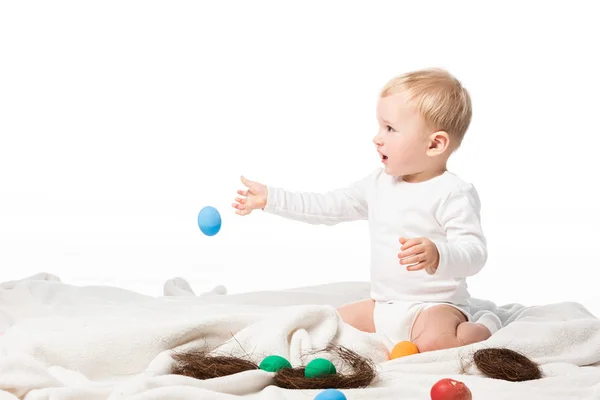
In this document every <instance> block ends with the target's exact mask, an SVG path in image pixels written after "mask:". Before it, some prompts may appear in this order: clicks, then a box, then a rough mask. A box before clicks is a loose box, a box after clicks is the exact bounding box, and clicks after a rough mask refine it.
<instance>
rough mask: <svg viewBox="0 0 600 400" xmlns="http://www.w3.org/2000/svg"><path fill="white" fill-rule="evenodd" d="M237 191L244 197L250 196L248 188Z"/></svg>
mask: <svg viewBox="0 0 600 400" xmlns="http://www.w3.org/2000/svg"><path fill="white" fill-rule="evenodd" d="M237 193H238V194H239V195H240V196H244V197H247V196H248V191H247V190H238V191H237Z"/></svg>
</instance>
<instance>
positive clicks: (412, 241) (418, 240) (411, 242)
mask: <svg viewBox="0 0 600 400" xmlns="http://www.w3.org/2000/svg"><path fill="white" fill-rule="evenodd" d="M401 239H402V238H401ZM422 242H423V239H422V238H413V239H408V240H407V241H405V242H404V243H402V241H401V242H400V243H402V247H401V249H402V250H406V249H408V248H411V247H412V246H416V245H418V244H421V243H422Z"/></svg>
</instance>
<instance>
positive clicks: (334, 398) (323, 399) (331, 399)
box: [314, 389, 346, 400]
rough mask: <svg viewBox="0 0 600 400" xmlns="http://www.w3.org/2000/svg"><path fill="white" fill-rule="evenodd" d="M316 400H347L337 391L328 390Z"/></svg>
mask: <svg viewBox="0 0 600 400" xmlns="http://www.w3.org/2000/svg"><path fill="white" fill-rule="evenodd" d="M314 400H346V396H345V395H344V393H342V392H340V391H339V390H337V389H326V390H323V391H322V392H321V393H319V394H318V395H317V397H315V399H314Z"/></svg>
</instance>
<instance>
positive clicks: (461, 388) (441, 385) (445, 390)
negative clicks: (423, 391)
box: [429, 378, 473, 400]
mask: <svg viewBox="0 0 600 400" xmlns="http://www.w3.org/2000/svg"><path fill="white" fill-rule="evenodd" d="M429 394H430V396H431V400H472V398H473V396H472V394H471V391H470V390H469V388H468V387H467V385H465V384H464V383H462V382H460V381H455V380H454V379H449V378H446V379H441V380H439V381H437V382H436V383H435V384H434V385H433V386H432V387H431V392H430V393H429Z"/></svg>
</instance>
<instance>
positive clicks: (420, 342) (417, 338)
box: [411, 305, 491, 352]
mask: <svg viewBox="0 0 600 400" xmlns="http://www.w3.org/2000/svg"><path fill="white" fill-rule="evenodd" d="M490 336H491V333H490V331H489V329H488V328H486V327H485V326H483V325H481V324H476V323H473V322H467V318H466V317H465V315H464V314H463V313H462V312H460V311H459V310H457V309H456V308H454V307H451V306H446V305H439V306H434V307H430V308H428V309H427V310H425V311H423V312H422V313H420V314H419V315H418V316H417V319H416V320H415V323H414V325H413V330H412V333H411V338H412V339H411V340H412V342H413V343H414V344H416V345H417V347H418V348H419V351H420V352H426V351H433V350H442V349H449V348H453V347H461V346H466V345H468V344H472V343H477V342H481V341H484V340H486V339H488V338H489V337H490Z"/></svg>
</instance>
